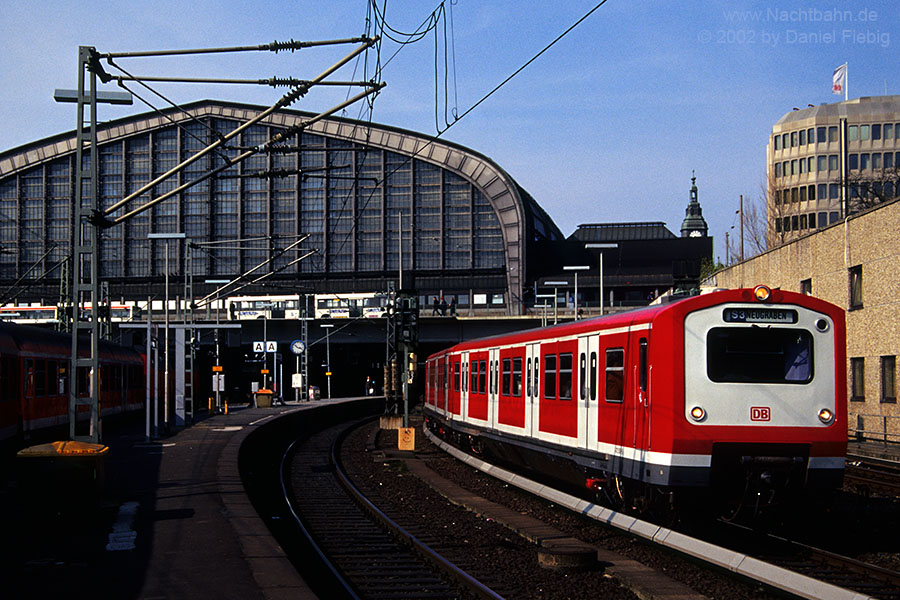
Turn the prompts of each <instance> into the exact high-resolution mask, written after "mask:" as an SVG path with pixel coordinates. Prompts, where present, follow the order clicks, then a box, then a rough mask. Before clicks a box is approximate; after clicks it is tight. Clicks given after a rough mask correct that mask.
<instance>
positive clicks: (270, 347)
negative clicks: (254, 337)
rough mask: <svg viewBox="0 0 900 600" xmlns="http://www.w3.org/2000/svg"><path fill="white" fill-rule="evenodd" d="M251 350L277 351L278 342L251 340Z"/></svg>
mask: <svg viewBox="0 0 900 600" xmlns="http://www.w3.org/2000/svg"><path fill="white" fill-rule="evenodd" d="M253 351H254V352H278V342H275V341H262V342H253Z"/></svg>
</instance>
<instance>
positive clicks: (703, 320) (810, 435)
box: [425, 286, 847, 512]
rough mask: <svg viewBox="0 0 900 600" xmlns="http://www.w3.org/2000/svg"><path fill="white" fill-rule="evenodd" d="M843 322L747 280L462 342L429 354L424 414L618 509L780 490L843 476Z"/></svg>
mask: <svg viewBox="0 0 900 600" xmlns="http://www.w3.org/2000/svg"><path fill="white" fill-rule="evenodd" d="M845 336H846V332H845V322H844V312H843V310H842V309H840V308H838V307H836V306H834V305H832V304H829V303H827V302H824V301H822V300H819V299H816V298H813V297H810V296H805V295H801V294H797V293H793V292H787V291H782V290H770V289H769V288H767V287H765V286H757V287H756V288H755V289H740V290H727V291H717V292H712V293H709V294H705V295H701V296H695V297H691V298H687V299H683V300H680V301H677V302H672V303H669V304H664V305H656V306H650V307H647V308H645V309H639V310H635V311H631V312H626V313H619V314H614V315H609V316H603V317H597V318H592V319H585V320H580V321H574V322H570V323H565V324H559V325H554V326H551V327H546V328H541V329H534V330H529V331H523V332H518V333H511V334H508V335H500V336H495V337H490V338H485V339H480V340H475V341H467V342H463V343H460V344H457V345H455V346H453V347H451V348H448V349H446V350H444V351H442V352H438V353H436V354H434V355H432V356H430V357H429V358H428V359H427V363H426V370H425V377H426V384H425V390H426V392H425V415H426V423H427V426H428V427H429V428H430V429H431V430H432V431H435V432H436V433H437V434H438V435H440V436H442V437H444V438H446V439H448V440H449V441H451V442H453V443H455V444H457V445H459V446H461V447H464V448H465V447H466V446H468V449H469V450H471V451H473V452H475V453H485V454H487V455H489V456H491V457H492V458H495V459H498V460H499V461H501V462H504V463H508V464H512V465H516V466H519V467H523V468H525V469H526V470H528V471H529V472H530V473H531V474H533V475H538V476H539V478H544V479H554V480H557V481H564V482H567V483H569V484H572V485H577V486H578V487H579V488H580V489H582V490H584V489H585V487H586V488H587V489H588V490H591V491H590V492H588V493H589V494H591V497H592V498H593V499H595V500H599V501H601V502H602V503H604V504H607V505H610V506H612V507H613V508H616V509H625V510H636V511H638V512H644V511H646V510H648V509H652V508H653V507H656V508H661V509H662V510H663V511H672V510H673V509H677V508H680V507H685V506H689V505H690V506H699V505H703V506H705V507H708V506H709V504H715V503H720V504H721V505H722V506H720V507H719V508H724V509H727V510H735V511H736V510H737V509H738V508H739V507H740V506H741V505H742V504H743V505H745V506H746V503H747V501H748V500H749V501H751V502H753V503H755V504H757V505H758V504H760V503H763V504H767V505H768V504H770V503H771V504H777V502H778V497H779V496H786V497H790V496H794V497H796V496H801V495H802V492H804V491H809V490H821V489H834V488H839V487H840V486H841V483H842V480H843V471H844V462H845V454H846V448H847V391H846V367H845V363H846V358H845V354H846V345H845ZM782 490H792V491H793V492H801V493H799V494H792V493H788V494H784V493H782ZM685 500H688V501H687V502H685Z"/></svg>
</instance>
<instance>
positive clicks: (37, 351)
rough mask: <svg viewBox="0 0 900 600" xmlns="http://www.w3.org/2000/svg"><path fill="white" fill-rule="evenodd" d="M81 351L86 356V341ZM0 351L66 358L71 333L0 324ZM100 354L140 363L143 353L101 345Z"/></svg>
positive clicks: (106, 357)
mask: <svg viewBox="0 0 900 600" xmlns="http://www.w3.org/2000/svg"><path fill="white" fill-rule="evenodd" d="M80 347H81V349H82V350H83V353H84V354H85V355H86V354H87V350H88V346H87V340H85V343H84V344H82V345H81V346H80ZM0 352H3V353H9V354H26V355H35V356H37V355H56V356H66V355H71V353H72V334H71V333H62V332H59V331H54V330H52V329H47V328H44V327H35V326H33V325H19V324H16V323H7V322H0ZM100 355H101V357H102V358H104V359H106V360H115V361H119V362H134V363H137V362H140V354H139V353H138V352H137V351H135V350H133V349H131V348H127V347H125V346H120V345H118V344H114V343H112V342H107V341H101V342H100Z"/></svg>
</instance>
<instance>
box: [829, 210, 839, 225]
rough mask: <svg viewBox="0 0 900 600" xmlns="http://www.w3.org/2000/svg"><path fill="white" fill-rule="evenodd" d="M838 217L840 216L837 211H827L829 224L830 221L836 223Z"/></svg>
mask: <svg viewBox="0 0 900 600" xmlns="http://www.w3.org/2000/svg"><path fill="white" fill-rule="evenodd" d="M839 218H840V216H839V215H838V212H837V211H832V212H830V213H828V224H829V225H830V224H831V223H837V222H838V219H839Z"/></svg>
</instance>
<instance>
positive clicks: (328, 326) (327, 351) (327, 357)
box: [319, 323, 334, 400]
mask: <svg viewBox="0 0 900 600" xmlns="http://www.w3.org/2000/svg"><path fill="white" fill-rule="evenodd" d="M319 327H321V328H322V329H324V330H325V377H327V378H328V399H329V400H331V342H330V341H329V337H328V332H330V331H331V328H332V327H334V323H322V324H321V325H319Z"/></svg>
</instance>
